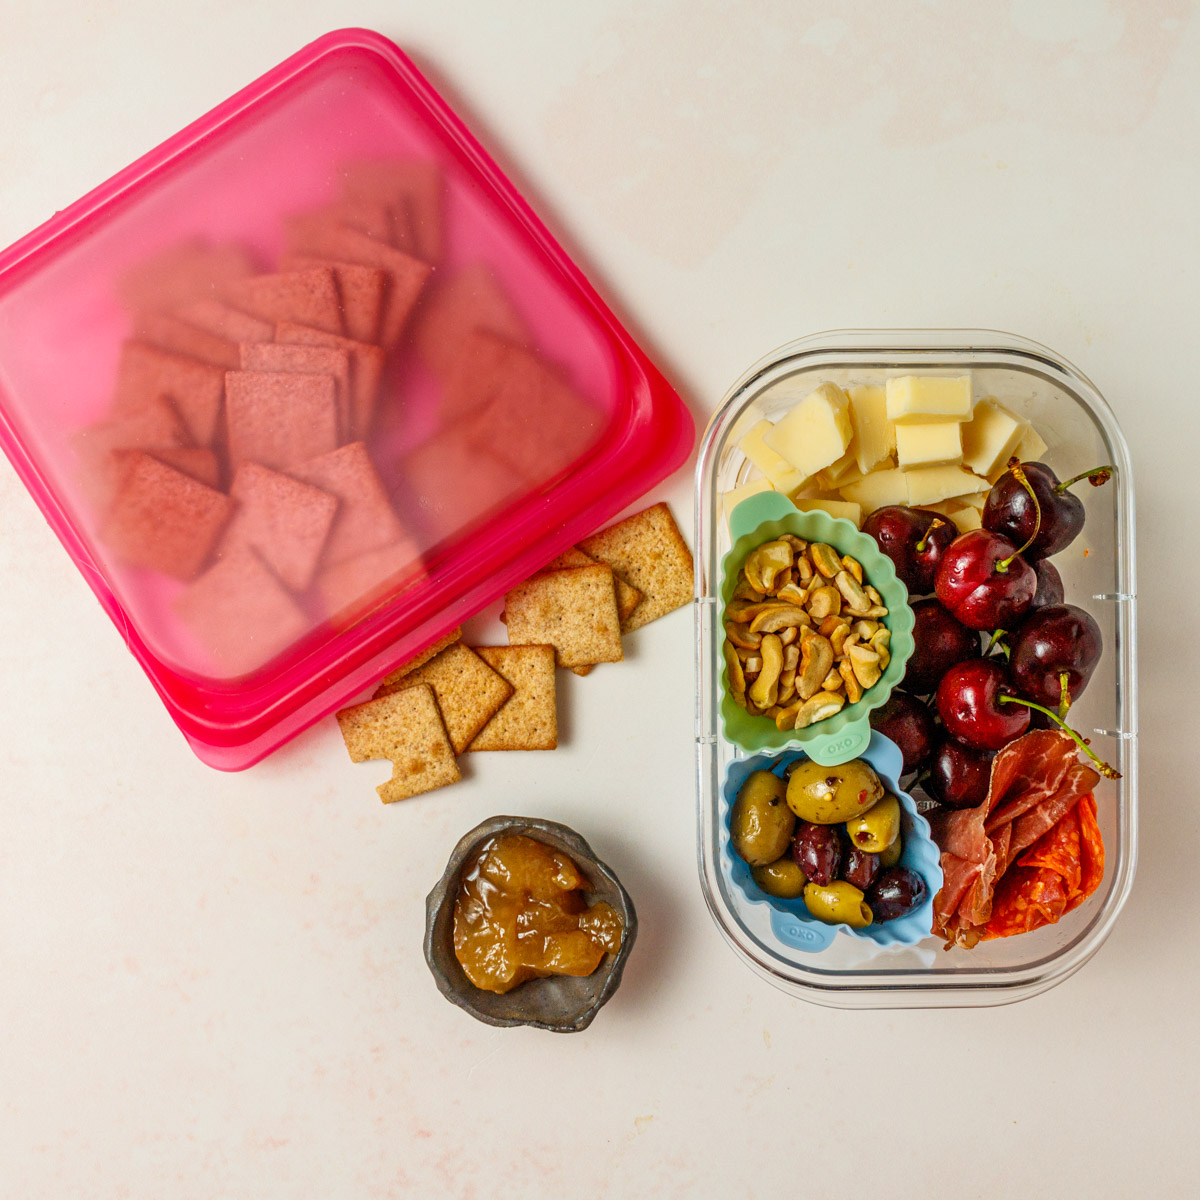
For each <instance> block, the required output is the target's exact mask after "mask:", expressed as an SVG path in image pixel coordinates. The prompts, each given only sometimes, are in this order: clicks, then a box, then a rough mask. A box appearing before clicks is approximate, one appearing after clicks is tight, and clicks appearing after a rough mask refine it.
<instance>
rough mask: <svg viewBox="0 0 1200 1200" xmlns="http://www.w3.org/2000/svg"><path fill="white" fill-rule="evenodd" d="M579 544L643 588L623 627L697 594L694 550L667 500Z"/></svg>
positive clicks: (632, 626) (644, 622)
mask: <svg viewBox="0 0 1200 1200" xmlns="http://www.w3.org/2000/svg"><path fill="white" fill-rule="evenodd" d="M579 548H580V550H582V551H583V552H584V554H590V555H591V556H592V557H593V558H597V559H599V560H600V561H601V562H605V563H608V565H609V566H610V567H612V569H613V573H614V574H616V575H619V576H620V577H621V578H622V579H624V580H626V581H627V582H629V583H631V584H633V586H634V587H636V588H638V589H639V590H640V591H641V592H642V593H643V595H644V599H643V600H642V602H641V604H639V605H638V606H637V608H636V609H634V611H633V613H632V614H631V615H630V616H629V617H628V618H626V619H625V620H624V621H623V622H622V623H621V632H622V633H629V632H630V631H631V630H634V629H640V628H641V627H642V626H643V625H647V624H649V623H650V622H651V621H654V620H656V619H657V618H658V617H661V616H664V615H665V614H666V613H669V612H673V611H674V610H675V609H677V608H682V607H683V606H684V605H685V604H688V603H690V602H691V599H692V597H693V595H694V594H695V584H694V583H693V580H692V552H691V551H690V550H689V549H688V547H687V543H686V542H685V541H684V540H683V535H682V534H681V533H680V532H679V526H678V525H676V524H675V518H674V517H672V516H671V510H670V509H669V508H668V507H667V506H666V505H665V504H655V505H652V506H651V507H650V508H647V509H643V510H642V511H641V512H640V513H635V514H634V515H633V516H632V517H626V518H625V520H624V521H618V522H617V524H615V525H611V526H609V528H608V529H604V530H601V531H600V532H599V533H596V534H593V535H592V536H591V537H590V538H585V539H584V540H583V541H582V542H580V543H579Z"/></svg>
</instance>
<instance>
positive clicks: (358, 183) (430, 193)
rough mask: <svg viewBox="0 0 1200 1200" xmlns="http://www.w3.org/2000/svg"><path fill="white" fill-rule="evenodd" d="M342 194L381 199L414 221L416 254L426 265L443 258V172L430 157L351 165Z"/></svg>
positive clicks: (413, 236) (344, 178)
mask: <svg viewBox="0 0 1200 1200" xmlns="http://www.w3.org/2000/svg"><path fill="white" fill-rule="evenodd" d="M343 180H344V182H343V195H345V196H346V197H347V198H359V199H371V200H382V201H385V202H386V203H388V204H389V205H390V206H391V207H392V208H393V209H394V210H396V211H401V210H402V211H404V212H406V213H407V214H408V216H409V219H410V222H411V237H412V244H413V246H414V252H415V253H416V254H417V255H418V256H419V257H420V258H423V259H425V261H426V262H431V263H432V262H437V261H438V259H439V258H441V256H442V241H443V237H442V192H443V183H442V171H441V168H440V167H439V166H438V164H437V163H436V162H434V161H433V160H432V159H428V158H409V159H376V160H371V159H367V160H363V161H361V162H354V163H349V164H347V166H346V167H345V168H344V170H343Z"/></svg>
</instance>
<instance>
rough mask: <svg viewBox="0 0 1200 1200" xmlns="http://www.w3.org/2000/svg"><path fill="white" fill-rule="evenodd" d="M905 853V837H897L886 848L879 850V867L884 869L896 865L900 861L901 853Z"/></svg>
mask: <svg viewBox="0 0 1200 1200" xmlns="http://www.w3.org/2000/svg"><path fill="white" fill-rule="evenodd" d="M903 853H904V839H903V838H899V837H898V838H897V839H896V840H895V841H894V842H893V843H892V844H891V845H890V846H889V847H888V848H887V849H886V850H880V852H879V869H880V870H881V871H882V870H884V869H885V868H887V867H894V866H895V865H896V864H897V863H898V862H899V861H900V855H901V854H903Z"/></svg>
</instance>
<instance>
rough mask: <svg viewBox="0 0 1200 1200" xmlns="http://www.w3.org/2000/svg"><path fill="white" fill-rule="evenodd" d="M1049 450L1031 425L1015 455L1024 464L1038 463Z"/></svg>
mask: <svg viewBox="0 0 1200 1200" xmlns="http://www.w3.org/2000/svg"><path fill="white" fill-rule="evenodd" d="M1049 449H1050V447H1049V446H1047V445H1046V443H1045V442H1043V441H1042V439H1041V437H1040V436H1039V435H1038V431H1037V430H1036V429H1034V427H1033V426H1032V425H1030V426H1029V430H1028V432H1027V433H1026V434H1025V436H1024V437H1023V438H1022V439H1021V443H1020V445H1019V446H1017V449H1016V451H1015V453H1016V455H1017V457H1018V458H1019V459H1020V460H1021V461H1022V462H1037V461H1038V459H1039V458H1041V457H1042V456H1043V455H1044V454H1045V453H1046V451H1047V450H1049Z"/></svg>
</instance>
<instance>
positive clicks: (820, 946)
mask: <svg viewBox="0 0 1200 1200" xmlns="http://www.w3.org/2000/svg"><path fill="white" fill-rule="evenodd" d="M806 757H809V756H808V754H807V751H805V749H804V748H803V747H800V746H792V747H789V748H786V749H784V750H782V751H774V752H771V751H766V752H762V753H758V754H753V755H751V756H750V757H748V758H739V759H735V760H734V761H733V762H731V763H729V764H728V765H727V766H726V768H725V778H724V780H723V781H722V784H721V813H720V830H721V839H720V840H721V865H722V869H723V871H724V873H725V875H726V878H727V880H728V881H729V882H730V883H731V884H732V885H733V886H734V887H736V888H737V889H738V891H739V892H741V894H742V895H743V896H744V897H745V899H746V900H747V901H748V902H749V903H751V904H765V905H766V906H767V907H768V908H769V909H770V911H771V927H772V930H773V931H774V932H775V934H776V936H779V937H780V938H781V940H783V941H784V942H785V944H786V945H788V946H789V947H791V948H792V949H796V950H803V951H808V952H811V953H819V952H820V951H822V950H825V949H828V947H829V946H830V945H831V944H832V942H833V939H834V937H835V936H836V934H837V933H839V932H841V933H845V934H846V935H847V936H849V937H853V938H856V939H858V940H861V941H867V942H872V943H874V945H875V946H877V947H878V948H879V949H886V948H888V947H892V946H912V945H916V944H917V943H918V942H921V941H924V940H925V939H926V938H928V937H930V936H932V932H933V898H934V896H936V895H937V893H938V892H939V891H940V890H941V886H942V881H943V876H942V868H941V855H940V852H939V851H938V848H937V846H936V845H935V844H934V841H933V833H932V830H931V829H930V827H929V822H928V821H927V820H926V819H925V817H924V816H922V815H921V813H920V812H919V811H918V810H917V806H916V802H915V801H914V800H913V798H912V797H911V796H910V795H909V794H908V793H907V792H906V791H904V790H903V789H902V788H901V787H900V786H899V783H898V782H897V775H896V773H895V771H896V768H897V767H898V766H899V765H900V763H901V761H902V759H901V755H900V750H899V748H898V747H897V746H896V744H895V743H894V742H893V741H891V740H890V739H889V738H886V737H884V736H883V734H881V733H878V732H876V731H874V730H873V731H872V733H871V742H870V745H869V746H868V747H867V749H866V750H865V751H864V752H863V753H862V754H861V755H860V757H862V758H865V759H866V760H867V761H868V762H870V764H871V765H872V766H873V767H874V768H875V771H876V773H877V774H878V775H879V777H880V779H881V780H882V781H883V784H884V786H885V787H887V788H888V790H889V791H891V792H892V793H893V795H895V796H896V797H897V798H898V799H899V801H900V807H901V809H902V811H903V813H904V837H905V845H904V852H903V854H902V855H901V858H900V862H901V864H902V865H904V866H906V867H909V868H910V869H911V870H914V871H916V872H917V874H918V875H920V876H921V878H922V879H924V880H925V886H926V894H925V899H924V900H923V901H922V902H921V904H920V905H918V906H917V908H915V909H914V910H913V911H912V912H911V913H908V914H906V915H905V916H903V917H899V918H897V919H896V920H893V921H888V922H884V923H875V922H872V924H870V925H868V926H866V927H865V928H863V929H853V928H851V927H850V926H849V925H827V924H825V923H824V922H822V921H818V920H817V919H816V918H815V917H812V916H810V915H809V913H808V911H807V909H806V908H805V907H804V902H803V900H780V899H778V898H776V897H773V896H768V895H767V894H766V893H765V892H764V891H762V890H761V889H760V888H759V887H758V885H757V884H755V882H754V880H753V877H752V876H751V874H750V868H749V867H748V866H747V865H746V863H745V862H744V861H743V860H742V859H740V858H739V857H738V856H737V855H735V854H734V851H733V845H732V841H731V838H730V817H731V815H732V812H733V803H734V800H735V799H736V798H737V793H738V792H739V791H740V790H741V787H742V785H743V784H744V783H745V781H746V779H747V778H749V776H750V775H751V774H752V773H753V772H755V771H758V770H764V769H765V770H772V769H775V770H777V769H778V768H779V767H780V766H786V765H788V764H789V763H790V762H792V761H798V760H799V759H802V758H806ZM785 759H786V760H787V761H786V762H785V761H784V760H785ZM776 918H785V919H787V920H789V921H792V920H794V921H797V922H798V923H799V925H800V927H801V929H802V930H804V931H805V936H803V937H801V938H796V939H792V938H787V937H785V936H782V934H781V930H780V928H779V927H778V924H777V920H776Z"/></svg>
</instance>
